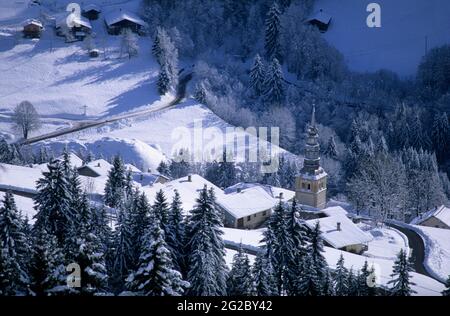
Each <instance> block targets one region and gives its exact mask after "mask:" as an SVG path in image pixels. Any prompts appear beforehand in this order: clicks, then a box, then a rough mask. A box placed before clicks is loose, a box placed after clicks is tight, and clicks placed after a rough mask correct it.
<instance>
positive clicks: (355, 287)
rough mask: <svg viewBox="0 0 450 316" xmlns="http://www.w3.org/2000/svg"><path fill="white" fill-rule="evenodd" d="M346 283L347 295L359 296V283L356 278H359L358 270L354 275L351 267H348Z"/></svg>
mask: <svg viewBox="0 0 450 316" xmlns="http://www.w3.org/2000/svg"><path fill="white" fill-rule="evenodd" d="M347 277H348V278H347V283H348V293H347V295H348V296H359V295H360V290H359V283H358V280H359V278H360V275H359V272H358V274H356V275H355V273H354V272H353V268H351V269H350V271H349V272H348V276H347Z"/></svg>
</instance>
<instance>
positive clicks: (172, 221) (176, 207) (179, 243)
mask: <svg viewBox="0 0 450 316" xmlns="http://www.w3.org/2000/svg"><path fill="white" fill-rule="evenodd" d="M184 233H185V226H184V219H183V208H182V206H181V197H180V194H179V193H178V191H177V190H175V195H174V197H173V200H172V203H171V205H170V211H169V218H168V233H167V235H166V241H167V245H168V246H169V248H170V250H171V254H172V262H173V264H174V266H175V268H176V269H177V270H178V271H181V272H182V271H184V266H185V264H184V251H183V250H184V249H183V248H184V243H183V241H184V240H183V238H184Z"/></svg>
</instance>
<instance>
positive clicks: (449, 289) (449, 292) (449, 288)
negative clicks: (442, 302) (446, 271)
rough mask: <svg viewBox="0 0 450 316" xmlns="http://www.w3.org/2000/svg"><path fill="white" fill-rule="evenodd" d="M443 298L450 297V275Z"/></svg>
mask: <svg viewBox="0 0 450 316" xmlns="http://www.w3.org/2000/svg"><path fill="white" fill-rule="evenodd" d="M442 295H443V296H450V275H449V276H448V279H447V281H446V282H445V290H444V291H442Z"/></svg>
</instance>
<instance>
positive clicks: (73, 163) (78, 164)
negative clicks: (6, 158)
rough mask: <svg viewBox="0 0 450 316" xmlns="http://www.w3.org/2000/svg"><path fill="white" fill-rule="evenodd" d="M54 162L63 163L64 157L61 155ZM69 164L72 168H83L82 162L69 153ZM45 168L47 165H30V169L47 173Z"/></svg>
mask: <svg viewBox="0 0 450 316" xmlns="http://www.w3.org/2000/svg"><path fill="white" fill-rule="evenodd" d="M55 160H58V161H63V160H64V157H63V156H62V155H61V156H59V157H57V158H55ZM69 162H70V165H71V166H72V167H73V168H80V167H82V166H83V160H82V159H81V158H80V157H78V156H77V155H76V154H74V153H69ZM47 166H48V163H43V164H39V165H32V168H35V169H40V170H42V171H43V172H44V171H48V167H47Z"/></svg>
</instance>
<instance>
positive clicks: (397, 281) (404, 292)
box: [388, 249, 416, 296]
mask: <svg viewBox="0 0 450 316" xmlns="http://www.w3.org/2000/svg"><path fill="white" fill-rule="evenodd" d="M412 271H413V267H412V265H411V263H410V262H409V259H408V257H407V255H406V252H405V251H404V250H403V249H401V250H400V253H399V254H398V255H397V260H396V261H395V263H394V269H393V272H392V274H391V277H392V278H393V279H392V280H391V281H389V282H388V284H392V288H391V293H392V295H393V296H410V295H411V294H413V293H416V291H414V290H413V289H411V286H412V285H415V283H413V282H411V280H410V272H412Z"/></svg>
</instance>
